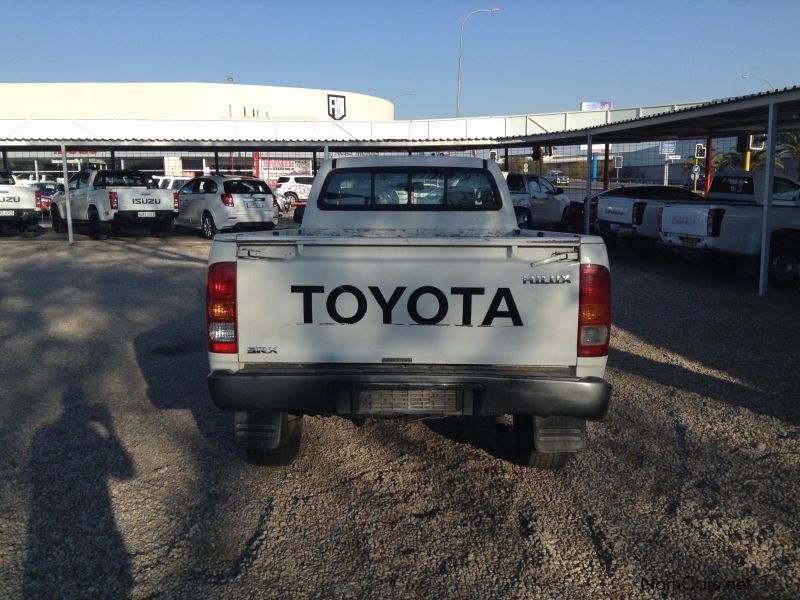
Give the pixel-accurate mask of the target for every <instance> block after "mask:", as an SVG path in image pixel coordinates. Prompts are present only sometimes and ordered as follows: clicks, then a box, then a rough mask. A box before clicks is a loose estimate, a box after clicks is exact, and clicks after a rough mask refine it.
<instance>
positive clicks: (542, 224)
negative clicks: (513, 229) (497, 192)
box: [504, 173, 569, 229]
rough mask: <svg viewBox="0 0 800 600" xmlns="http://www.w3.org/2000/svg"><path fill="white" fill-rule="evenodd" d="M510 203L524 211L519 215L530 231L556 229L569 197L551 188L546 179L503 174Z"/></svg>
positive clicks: (559, 224) (551, 184) (559, 190)
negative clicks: (509, 193)
mask: <svg viewBox="0 0 800 600" xmlns="http://www.w3.org/2000/svg"><path fill="white" fill-rule="evenodd" d="M504 175H505V177H506V184H507V185H508V190H509V192H511V201H512V202H513V203H514V206H518V207H520V208H523V209H525V212H523V213H521V214H522V215H524V218H525V219H527V222H526V223H525V226H526V227H528V228H531V229H535V228H542V229H558V228H560V227H561V224H562V220H563V218H564V212H565V211H566V209H567V206H569V197H568V196H567V195H566V194H565V193H564V190H562V189H561V188H557V187H554V186H553V183H552V182H551V181H550V180H549V179H547V178H546V177H541V176H539V175H529V174H528V173H504Z"/></svg>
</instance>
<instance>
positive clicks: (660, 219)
mask: <svg viewBox="0 0 800 600" xmlns="http://www.w3.org/2000/svg"><path fill="white" fill-rule="evenodd" d="M663 222H664V207H663V206H659V207H658V230H659V231H661V224H662V223H663Z"/></svg>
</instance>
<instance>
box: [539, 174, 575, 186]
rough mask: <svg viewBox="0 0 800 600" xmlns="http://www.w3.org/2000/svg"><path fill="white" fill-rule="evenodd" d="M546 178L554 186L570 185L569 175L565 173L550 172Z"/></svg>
mask: <svg viewBox="0 0 800 600" xmlns="http://www.w3.org/2000/svg"><path fill="white" fill-rule="evenodd" d="M545 178H546V179H548V180H550V182H552V183H553V184H554V185H569V175H567V174H566V173H564V171H548V172H547V173H546V174H545Z"/></svg>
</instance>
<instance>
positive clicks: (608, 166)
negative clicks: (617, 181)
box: [603, 144, 611, 190]
mask: <svg viewBox="0 0 800 600" xmlns="http://www.w3.org/2000/svg"><path fill="white" fill-rule="evenodd" d="M610 150H611V147H610V145H609V144H606V154H605V162H604V163H603V189H604V190H607V189H608V187H609V177H610V176H611V164H610V163H609V160H608V159H609V158H610V157H609V152H610Z"/></svg>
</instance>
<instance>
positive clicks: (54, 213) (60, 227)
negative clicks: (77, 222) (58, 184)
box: [50, 205, 67, 233]
mask: <svg viewBox="0 0 800 600" xmlns="http://www.w3.org/2000/svg"><path fill="white" fill-rule="evenodd" d="M50 218H51V219H52V221H53V225H52V226H53V231H54V232H55V233H64V232H65V231H66V230H67V227H66V225H67V224H66V223H65V222H64V219H62V218H61V213H60V212H59V210H58V207H57V206H55V205H54V206H53V208H52V209H51V210H50Z"/></svg>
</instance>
